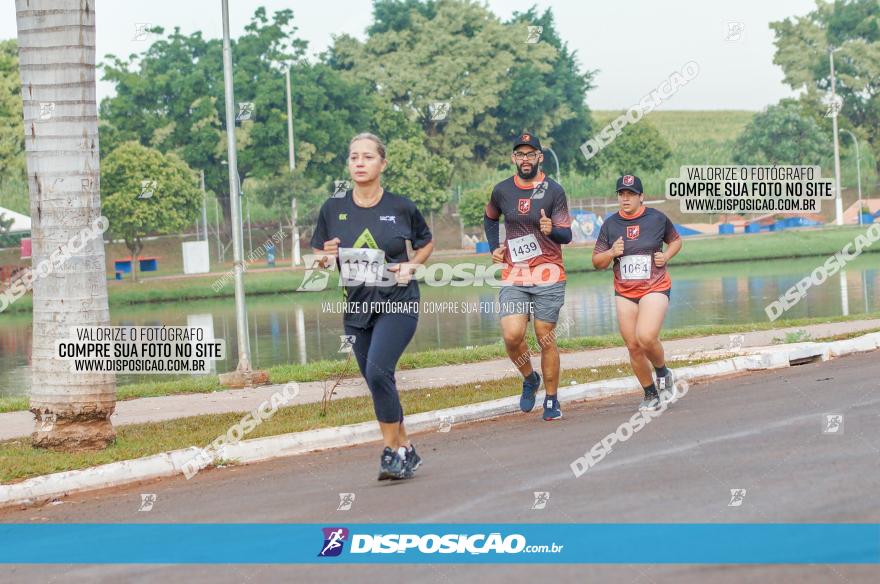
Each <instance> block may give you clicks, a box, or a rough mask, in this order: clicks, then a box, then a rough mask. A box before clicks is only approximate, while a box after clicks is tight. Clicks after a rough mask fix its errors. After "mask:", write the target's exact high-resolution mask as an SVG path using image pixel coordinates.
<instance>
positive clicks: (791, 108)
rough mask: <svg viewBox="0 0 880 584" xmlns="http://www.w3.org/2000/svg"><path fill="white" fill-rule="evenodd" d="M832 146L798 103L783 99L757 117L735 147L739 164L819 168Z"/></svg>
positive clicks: (735, 160) (735, 156)
mask: <svg viewBox="0 0 880 584" xmlns="http://www.w3.org/2000/svg"><path fill="white" fill-rule="evenodd" d="M830 148H831V143H830V140H829V136H828V134H826V133H825V132H823V130H822V128H821V127H820V126H819V123H818V122H817V121H816V119H815V118H814V117H813V116H811V115H809V114H808V113H805V112H804V111H803V108H802V107H801V105H800V104H798V102H797V101H795V100H793V99H783V100H782V101H780V102H779V103H778V104H776V105H771V106H770V107H768V108H767V109H766V110H764V111H763V112H761V113H758V114H756V115H755V117H754V118H752V120H751V121H750V122H749V123H748V125H747V126H746V127H745V128H744V129H743V131H742V133H741V134H740V135H739V136H738V137H737V139H736V142H734V145H733V160H734V162H736V164H758V165H760V164H792V165H819V164H820V163H821V162H822V159H823V158H824V157H826V156H827V155H828V152H829V151H830Z"/></svg>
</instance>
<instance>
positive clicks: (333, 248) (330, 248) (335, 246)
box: [324, 237, 342, 253]
mask: <svg viewBox="0 0 880 584" xmlns="http://www.w3.org/2000/svg"><path fill="white" fill-rule="evenodd" d="M340 241H342V240H340V239H339V238H338V237H334V238H333V239H331V240H330V241H325V242H324V251H326V252H327V253H337V252H338V251H339V242H340Z"/></svg>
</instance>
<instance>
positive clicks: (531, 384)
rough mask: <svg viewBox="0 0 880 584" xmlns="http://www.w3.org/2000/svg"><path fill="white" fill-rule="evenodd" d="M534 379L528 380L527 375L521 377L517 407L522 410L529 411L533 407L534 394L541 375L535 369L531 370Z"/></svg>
mask: <svg viewBox="0 0 880 584" xmlns="http://www.w3.org/2000/svg"><path fill="white" fill-rule="evenodd" d="M532 373H533V374H534V375H535V379H536V381H529V379H528V377H527V378H525V379H523V389H522V395H521V396H519V409H521V410H522V411H524V412H527V413H528V412H531V411H532V410H533V409H535V394H536V393H538V388H539V387H541V375H540V374H539V373H538V372H537V371H532Z"/></svg>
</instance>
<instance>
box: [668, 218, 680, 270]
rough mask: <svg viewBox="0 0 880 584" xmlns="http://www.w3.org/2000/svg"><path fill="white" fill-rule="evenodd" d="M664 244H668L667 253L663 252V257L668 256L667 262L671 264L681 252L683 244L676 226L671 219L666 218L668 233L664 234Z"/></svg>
mask: <svg viewBox="0 0 880 584" xmlns="http://www.w3.org/2000/svg"><path fill="white" fill-rule="evenodd" d="M663 242H664V243H665V244H666V251H665V252H663V255H665V256H666V261H667V262H669V260H671V259H672V258H674V257H675V256H676V254H678V252H680V251H681V244H682V241H681V235H679V234H678V231H677V230H676V229H675V225H674V224H673V223H672V221H671V220H670V219H669V217H667V218H666V231H665V232H664V234H663Z"/></svg>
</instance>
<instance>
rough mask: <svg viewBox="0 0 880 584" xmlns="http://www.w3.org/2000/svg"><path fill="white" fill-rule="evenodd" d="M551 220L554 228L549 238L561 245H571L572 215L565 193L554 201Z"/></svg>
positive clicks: (560, 194)
mask: <svg viewBox="0 0 880 584" xmlns="http://www.w3.org/2000/svg"><path fill="white" fill-rule="evenodd" d="M550 220H551V221H553V227H552V228H551V229H550V234H549V235H548V237H549V238H550V239H552V240H553V241H555V242H556V243H558V244H560V245H563V244H566V243H571V215H569V213H568V201H566V199H565V191H562V192H561V193H559V194H558V195H557V196H556V199H555V200H554V201H553V207H552V208H551V209H550Z"/></svg>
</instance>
